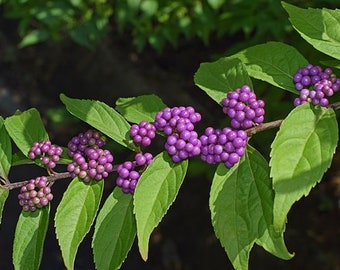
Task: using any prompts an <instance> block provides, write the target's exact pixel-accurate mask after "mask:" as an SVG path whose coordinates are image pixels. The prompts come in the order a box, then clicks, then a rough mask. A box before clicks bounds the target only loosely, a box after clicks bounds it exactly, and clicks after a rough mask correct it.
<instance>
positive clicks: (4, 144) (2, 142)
mask: <svg viewBox="0 0 340 270" xmlns="http://www.w3.org/2000/svg"><path fill="white" fill-rule="evenodd" d="M11 160H12V144H11V139H10V137H9V135H8V133H7V131H6V128H5V126H4V119H3V118H2V117H1V116H0V176H1V177H2V178H4V179H7V177H8V173H9V170H10V168H11Z"/></svg>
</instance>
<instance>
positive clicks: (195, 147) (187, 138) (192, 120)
mask: <svg viewBox="0 0 340 270" xmlns="http://www.w3.org/2000/svg"><path fill="white" fill-rule="evenodd" d="M200 120H201V115H200V114H199V113H198V112H196V111H195V109H194V108H193V107H191V106H188V107H184V106H180V107H173V108H165V109H164V110H162V111H160V112H158V113H157V114H156V118H155V123H154V125H155V127H156V129H157V130H160V131H163V132H164V133H165V134H166V135H167V141H166V143H165V149H166V150H167V152H168V153H169V155H170V156H171V158H172V160H173V161H174V162H180V161H181V160H183V159H187V158H190V157H193V156H197V155H199V154H200V152H201V141H200V140H199V138H198V134H197V132H196V131H195V130H194V125H195V124H196V123H197V122H199V121H200Z"/></svg>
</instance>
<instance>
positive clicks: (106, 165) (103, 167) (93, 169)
mask: <svg viewBox="0 0 340 270" xmlns="http://www.w3.org/2000/svg"><path fill="white" fill-rule="evenodd" d="M113 159H114V158H113V155H112V154H111V153H110V151H109V150H103V149H101V148H86V149H85V150H84V154H80V153H75V154H74V155H73V162H72V163H70V164H68V166H67V171H68V172H70V173H71V177H76V176H78V177H79V178H81V179H83V181H84V182H90V181H91V180H92V179H95V180H97V181H99V180H102V179H104V178H107V177H108V175H109V173H110V172H112V171H113V165H112V162H113Z"/></svg>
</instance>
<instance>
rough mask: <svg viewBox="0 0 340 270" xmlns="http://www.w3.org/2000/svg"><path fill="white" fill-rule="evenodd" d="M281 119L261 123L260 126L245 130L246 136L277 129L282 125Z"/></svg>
mask: <svg viewBox="0 0 340 270" xmlns="http://www.w3.org/2000/svg"><path fill="white" fill-rule="evenodd" d="M282 121H283V120H282V119H281V120H276V121H272V122H268V123H263V124H260V125H257V126H255V127H252V128H249V129H247V130H246V132H247V134H248V136H252V135H254V134H256V133H258V132H261V131H264V130H267V129H271V128H276V127H279V126H280V125H281V123H282Z"/></svg>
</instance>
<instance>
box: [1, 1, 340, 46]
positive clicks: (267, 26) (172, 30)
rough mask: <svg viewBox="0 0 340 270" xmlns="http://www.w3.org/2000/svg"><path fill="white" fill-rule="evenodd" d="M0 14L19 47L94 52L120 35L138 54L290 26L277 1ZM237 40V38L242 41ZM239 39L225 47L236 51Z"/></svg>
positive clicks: (8, 8)
mask: <svg viewBox="0 0 340 270" xmlns="http://www.w3.org/2000/svg"><path fill="white" fill-rule="evenodd" d="M290 2H291V3H292V4H295V5H297V6H300V7H328V8H336V7H337V6H338V5H339V4H340V1H339V0H315V1H311V0H307V1H303V0H291V1H290ZM0 4H2V5H3V9H4V14H5V15H6V16H7V17H9V18H13V19H16V20H18V22H19V27H18V32H19V34H20V36H21V37H22V40H21V43H20V47H24V46H28V45H32V44H36V43H38V42H42V41H46V40H49V39H52V40H60V39H62V38H63V37H65V36H70V37H71V38H72V39H73V40H74V41H75V42H77V43H78V44H80V45H82V46H85V47H87V48H94V47H95V46H96V45H97V44H98V43H99V42H100V41H101V40H102V39H103V37H104V35H106V34H107V31H108V29H112V30H113V32H114V33H117V31H118V33H120V34H126V33H128V34H129V35H130V36H131V39H132V41H133V43H134V45H135V47H136V49H137V50H138V51H139V52H140V51H142V50H143V49H144V48H145V47H146V46H147V45H150V46H151V47H153V48H154V49H156V50H157V51H158V52H161V51H162V50H163V49H164V47H165V46H166V45H169V44H170V45H172V46H173V47H176V46H178V44H179V43H180V42H181V41H183V40H193V39H199V40H202V41H203V42H204V43H205V44H206V45H208V44H211V42H212V41H214V40H218V39H227V38H229V39H231V38H232V37H233V36H235V34H238V33H241V34H242V38H241V39H242V40H244V39H245V38H247V39H248V40H250V42H251V43H252V44H256V43H259V42H261V41H263V40H284V37H285V36H286V35H287V33H289V32H290V31H291V30H292V28H291V26H290V24H289V22H288V19H287V14H286V13H285V11H284V10H283V8H282V7H281V2H280V1H277V0H258V1H252V0H229V1H227V0H162V1H157V0H116V1H108V0H85V1H82V0H54V1H52V0H49V1H46V0H0ZM242 40H240V41H241V42H242ZM238 41H239V40H236V38H235V40H232V41H231V42H230V43H232V44H234V45H235V46H236V47H237V43H238Z"/></svg>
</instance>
